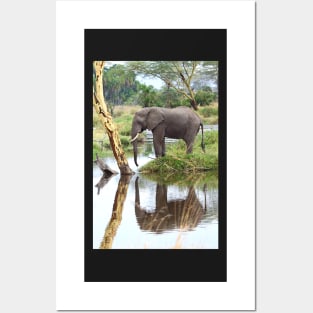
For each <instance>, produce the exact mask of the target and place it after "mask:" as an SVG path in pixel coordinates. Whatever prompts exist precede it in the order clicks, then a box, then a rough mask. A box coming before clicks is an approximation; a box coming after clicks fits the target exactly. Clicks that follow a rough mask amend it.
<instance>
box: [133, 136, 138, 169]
mask: <svg viewBox="0 0 313 313" xmlns="http://www.w3.org/2000/svg"><path fill="white" fill-rule="evenodd" d="M133 149H134V161H135V164H136V166H137V167H138V163H137V139H136V140H135V141H134V142H133Z"/></svg>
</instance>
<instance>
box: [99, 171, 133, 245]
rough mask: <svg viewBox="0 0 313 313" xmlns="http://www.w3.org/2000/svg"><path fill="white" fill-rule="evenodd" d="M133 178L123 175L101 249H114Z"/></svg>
mask: <svg viewBox="0 0 313 313" xmlns="http://www.w3.org/2000/svg"><path fill="white" fill-rule="evenodd" d="M131 177H132V176H131V175H121V177H120V180H119V182H118V186H117V190H116V194H115V199H114V204H113V210H112V216H111V219H110V221H109V223H108V225H107V227H106V229H105V233H104V236H103V239H102V242H101V244H100V249H111V248H112V244H113V239H114V237H115V235H116V232H117V229H118V227H119V225H120V224H121V221H122V213H123V206H124V202H125V199H126V196H127V190H128V185H129V182H130V179H131Z"/></svg>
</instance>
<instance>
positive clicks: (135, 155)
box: [130, 127, 139, 167]
mask: <svg viewBox="0 0 313 313" xmlns="http://www.w3.org/2000/svg"><path fill="white" fill-rule="evenodd" d="M131 136H132V138H131V140H130V142H131V143H132V144H133V150H134V161H135V164H136V166H137V167H138V163H137V151H138V150H137V143H138V139H137V138H138V136H139V132H138V131H137V130H136V129H135V128H134V127H133V129H132V131H131Z"/></svg>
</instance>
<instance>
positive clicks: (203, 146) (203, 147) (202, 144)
mask: <svg viewBox="0 0 313 313" xmlns="http://www.w3.org/2000/svg"><path fill="white" fill-rule="evenodd" d="M200 126H201V132H202V141H201V148H202V151H203V152H205V145H204V142H203V124H202V123H200Z"/></svg>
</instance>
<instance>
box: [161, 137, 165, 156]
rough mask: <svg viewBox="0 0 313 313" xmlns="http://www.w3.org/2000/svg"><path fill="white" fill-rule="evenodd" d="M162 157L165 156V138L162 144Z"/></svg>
mask: <svg viewBox="0 0 313 313" xmlns="http://www.w3.org/2000/svg"><path fill="white" fill-rule="evenodd" d="M162 156H165V137H164V138H163V142H162Z"/></svg>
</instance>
